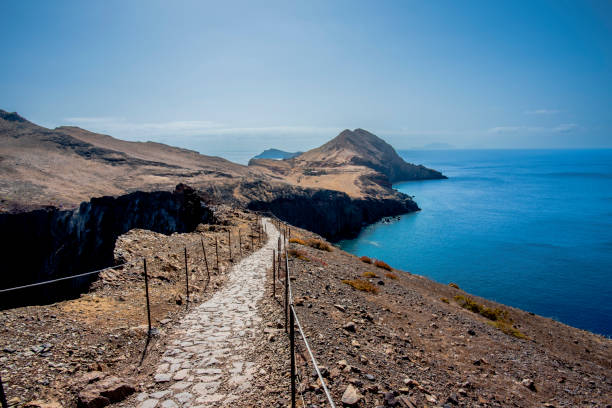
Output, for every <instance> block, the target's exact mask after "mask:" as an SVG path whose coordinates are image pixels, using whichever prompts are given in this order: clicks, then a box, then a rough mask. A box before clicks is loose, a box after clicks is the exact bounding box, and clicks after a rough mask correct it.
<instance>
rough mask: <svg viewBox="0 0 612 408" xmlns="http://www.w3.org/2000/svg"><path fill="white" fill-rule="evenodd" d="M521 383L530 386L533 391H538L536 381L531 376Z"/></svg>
mask: <svg viewBox="0 0 612 408" xmlns="http://www.w3.org/2000/svg"><path fill="white" fill-rule="evenodd" d="M521 384H523V385H524V386H525V387H527V388H529V389H530V390H531V391H533V392H537V391H538V389H537V388H536V385H535V382H534V381H533V380H532V379H530V378H525V379H523V381H521Z"/></svg>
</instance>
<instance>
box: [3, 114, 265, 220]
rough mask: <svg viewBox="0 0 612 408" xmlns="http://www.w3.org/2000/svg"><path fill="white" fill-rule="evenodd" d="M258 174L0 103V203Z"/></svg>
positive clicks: (66, 199)
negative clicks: (51, 121) (33, 118)
mask: <svg viewBox="0 0 612 408" xmlns="http://www.w3.org/2000/svg"><path fill="white" fill-rule="evenodd" d="M253 177H258V178H261V175H259V174H257V175H254V174H252V172H251V171H250V170H249V169H248V168H247V167H245V166H241V165H239V164H235V163H232V162H230V161H228V160H225V159H222V158H219V157H211V156H204V155H201V154H199V153H197V152H194V151H190V150H186V149H180V148H176V147H171V146H167V145H164V144H160V143H153V142H146V143H142V142H126V141H122V140H119V139H115V138H113V137H111V136H107V135H101V134H97V133H92V132H88V131H86V130H83V129H80V128H76V127H58V128H56V129H47V128H44V127H42V126H38V125H36V124H34V123H31V122H29V121H27V120H26V119H24V118H23V117H21V116H19V115H18V114H16V113H8V112H5V111H1V110H0V192H2V200H3V201H2V203H1V207H0V208H1V209H2V210H5V211H6V210H19V209H30V208H37V207H42V206H48V205H52V206H57V207H60V208H61V207H68V208H72V207H75V206H76V205H77V204H78V203H80V202H82V201H86V200H89V199H90V198H91V197H98V196H104V195H120V194H125V193H126V192H131V191H135V190H141V191H154V190H165V191H171V190H172V189H173V188H174V186H176V184H177V182H181V181H182V182H185V183H191V184H198V183H201V182H203V181H211V182H225V181H228V180H232V179H236V178H253Z"/></svg>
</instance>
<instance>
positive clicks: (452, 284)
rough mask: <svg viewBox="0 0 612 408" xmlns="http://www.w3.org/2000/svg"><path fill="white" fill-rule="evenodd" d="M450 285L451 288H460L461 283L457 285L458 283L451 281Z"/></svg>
mask: <svg viewBox="0 0 612 408" xmlns="http://www.w3.org/2000/svg"><path fill="white" fill-rule="evenodd" d="M448 286H450V287H451V288H455V289H460V288H459V285H457V284H456V283H453V282H451V283H449V284H448Z"/></svg>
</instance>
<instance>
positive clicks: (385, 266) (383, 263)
mask: <svg viewBox="0 0 612 408" xmlns="http://www.w3.org/2000/svg"><path fill="white" fill-rule="evenodd" d="M374 265H376V266H377V267H378V268H382V269H386V270H388V271H392V270H393V268H391V267H390V266H389V265H388V264H387V263H386V262H383V261H381V260H377V261H376V262H374Z"/></svg>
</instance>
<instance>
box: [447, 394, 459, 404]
mask: <svg viewBox="0 0 612 408" xmlns="http://www.w3.org/2000/svg"><path fill="white" fill-rule="evenodd" d="M446 403H447V404H452V405H458V404H459V401H458V400H457V396H456V395H455V394H451V395H449V396H448V398H446Z"/></svg>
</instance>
